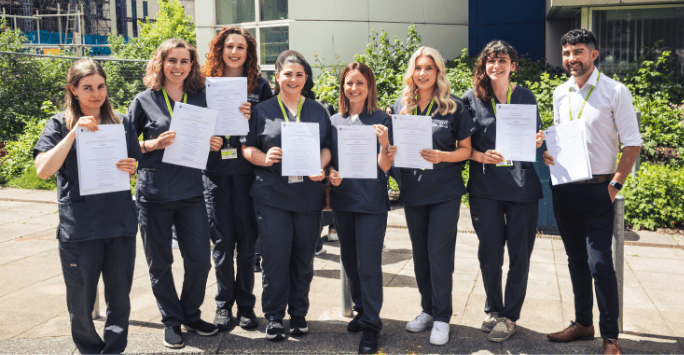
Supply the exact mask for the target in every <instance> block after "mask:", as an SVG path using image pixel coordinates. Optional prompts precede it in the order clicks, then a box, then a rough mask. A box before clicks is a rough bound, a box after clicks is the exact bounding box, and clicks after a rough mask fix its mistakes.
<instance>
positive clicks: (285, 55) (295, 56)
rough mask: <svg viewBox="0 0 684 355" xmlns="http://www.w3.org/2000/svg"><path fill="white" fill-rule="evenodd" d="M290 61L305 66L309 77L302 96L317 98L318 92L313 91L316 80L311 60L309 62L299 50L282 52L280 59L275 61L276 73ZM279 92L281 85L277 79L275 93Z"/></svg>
mask: <svg viewBox="0 0 684 355" xmlns="http://www.w3.org/2000/svg"><path fill="white" fill-rule="evenodd" d="M290 63H295V64H299V65H301V66H302V67H304V72H305V73H306V75H307V78H306V83H305V84H304V88H302V96H304V97H306V98H307V99H311V100H316V94H314V92H313V87H314V82H313V72H312V70H311V66H310V65H309V62H307V61H306V59H304V56H303V55H301V54H299V52H297V51H293V50H286V51H284V52H282V53H280V55H279V56H278V59H276V62H275V71H276V73H280V71H281V70H283V67H284V66H285V64H290ZM278 94H280V85H279V84H278V81H277V80H276V88H275V95H278Z"/></svg>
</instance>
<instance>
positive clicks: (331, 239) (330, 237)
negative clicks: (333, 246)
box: [328, 228, 340, 242]
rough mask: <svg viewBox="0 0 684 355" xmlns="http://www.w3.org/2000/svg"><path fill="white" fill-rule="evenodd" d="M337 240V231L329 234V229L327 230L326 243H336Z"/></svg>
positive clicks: (334, 230)
mask: <svg viewBox="0 0 684 355" xmlns="http://www.w3.org/2000/svg"><path fill="white" fill-rule="evenodd" d="M338 240H340V238H338V237H337V230H336V229H333V230H332V232H331V231H330V228H328V241H329V242H336V241H338Z"/></svg>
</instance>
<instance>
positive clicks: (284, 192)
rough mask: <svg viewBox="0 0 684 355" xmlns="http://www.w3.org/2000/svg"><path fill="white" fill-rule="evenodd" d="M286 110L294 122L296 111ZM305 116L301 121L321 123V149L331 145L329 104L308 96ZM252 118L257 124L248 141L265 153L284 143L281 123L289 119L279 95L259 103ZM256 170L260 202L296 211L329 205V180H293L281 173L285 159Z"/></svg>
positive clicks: (254, 191)
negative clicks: (326, 106)
mask: <svg viewBox="0 0 684 355" xmlns="http://www.w3.org/2000/svg"><path fill="white" fill-rule="evenodd" d="M283 106H284V104H283ZM285 110H286V112H287V115H288V119H289V120H290V122H295V118H294V116H293V115H292V113H291V112H290V111H289V110H288V109H287V108H285ZM301 116H302V117H301V119H300V122H317V123H318V128H319V132H320V140H321V149H323V148H330V118H329V117H328V112H327V111H326V110H325V108H323V106H321V104H319V103H318V102H316V101H314V100H311V99H305V100H304V103H303V104H302V113H301ZM251 120H253V121H254V123H255V125H256V127H255V129H253V130H251V131H250V132H249V135H248V136H247V139H246V141H245V143H244V145H246V146H250V147H255V148H257V149H259V150H260V151H262V152H264V153H266V152H268V150H269V149H270V148H272V147H282V143H281V132H280V125H281V123H282V122H285V120H284V119H283V112H282V110H281V109H280V105H279V104H278V98H277V97H275V96H274V97H272V98H270V99H268V100H266V101H264V102H262V103H261V104H259V105H258V106H257V107H256V108H255V109H254V110H253V111H252V119H251ZM254 174H255V175H256V176H255V179H254V184H253V185H252V191H251V195H252V197H253V198H254V200H255V201H257V202H259V203H263V204H264V205H268V206H271V207H275V208H279V209H282V210H286V211H293V212H318V211H321V210H322V209H323V207H324V206H325V181H319V182H316V181H311V180H310V179H309V177H307V176H304V181H302V182H299V183H294V184H290V183H288V177H287V176H281V175H282V163H275V164H273V165H272V166H255V167H254Z"/></svg>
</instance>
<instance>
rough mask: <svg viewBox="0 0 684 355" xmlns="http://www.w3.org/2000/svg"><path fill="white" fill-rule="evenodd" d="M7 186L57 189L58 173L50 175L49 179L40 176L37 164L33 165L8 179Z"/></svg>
mask: <svg viewBox="0 0 684 355" xmlns="http://www.w3.org/2000/svg"><path fill="white" fill-rule="evenodd" d="M7 186H9V187H16V188H20V189H31V190H55V189H57V178H56V175H52V176H50V177H49V178H48V179H47V180H43V179H41V178H39V177H38V173H37V172H36V166H35V165H32V166H30V167H28V169H26V170H25V171H24V172H23V173H22V174H21V175H19V176H16V177H13V178H11V179H10V180H9V181H7Z"/></svg>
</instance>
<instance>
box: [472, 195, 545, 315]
mask: <svg viewBox="0 0 684 355" xmlns="http://www.w3.org/2000/svg"><path fill="white" fill-rule="evenodd" d="M470 214H471V217H472V220H473V227H474V228H475V233H476V234H477V238H478V240H479V241H480V244H479V246H478V250H477V258H478V260H479V261H480V270H481V272H482V282H483V283H484V288H485V292H486V294H487V300H486V302H485V312H486V313H491V312H497V314H498V316H499V317H506V318H508V319H510V320H511V321H513V322H515V321H517V320H518V319H519V318H520V310H521V309H522V306H523V302H524V301H525V293H526V291H527V278H528V274H529V271H530V257H531V256H532V249H533V248H534V238H535V235H536V232H537V217H538V215H539V202H537V201H533V202H511V201H499V200H492V199H488V198H482V197H476V196H470ZM504 215H506V218H505V219H504ZM506 244H508V258H509V268H508V275H507V277H506V293H505V302H504V298H503V293H502V288H501V277H502V272H501V267H502V266H503V260H504V255H503V253H504V246H505V245H506Z"/></svg>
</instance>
